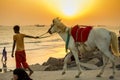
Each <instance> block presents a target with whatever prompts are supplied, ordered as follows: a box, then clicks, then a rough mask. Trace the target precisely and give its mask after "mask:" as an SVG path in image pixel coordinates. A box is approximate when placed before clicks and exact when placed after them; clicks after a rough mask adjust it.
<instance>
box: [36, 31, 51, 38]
mask: <svg viewBox="0 0 120 80" xmlns="http://www.w3.org/2000/svg"><path fill="white" fill-rule="evenodd" d="M47 33H48V32H45V33H43V34H41V35H40V36H38V37H39V39H41V38H46V37H50V36H44V35H46V34H47ZM43 36H44V37H43Z"/></svg>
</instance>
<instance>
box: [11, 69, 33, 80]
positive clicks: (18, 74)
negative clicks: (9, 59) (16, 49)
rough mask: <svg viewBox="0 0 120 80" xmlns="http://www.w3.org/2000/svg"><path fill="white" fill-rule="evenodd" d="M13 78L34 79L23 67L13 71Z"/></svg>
mask: <svg viewBox="0 0 120 80" xmlns="http://www.w3.org/2000/svg"><path fill="white" fill-rule="evenodd" d="M13 80H32V79H31V78H30V77H29V76H28V74H27V73H26V72H25V70H24V69H22V68H17V69H15V70H14V71H13Z"/></svg>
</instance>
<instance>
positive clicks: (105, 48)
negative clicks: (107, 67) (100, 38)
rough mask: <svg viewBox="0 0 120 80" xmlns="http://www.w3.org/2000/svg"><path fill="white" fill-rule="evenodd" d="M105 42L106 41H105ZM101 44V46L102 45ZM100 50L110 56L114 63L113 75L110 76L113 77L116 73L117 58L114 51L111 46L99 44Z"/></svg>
mask: <svg viewBox="0 0 120 80" xmlns="http://www.w3.org/2000/svg"><path fill="white" fill-rule="evenodd" d="M104 44H105V43H104ZM100 46H101V47H100ZM98 48H99V50H100V51H101V52H102V53H104V55H105V56H106V57H108V58H109V59H110V61H111V62H112V65H113V75H111V76H110V77H109V78H110V79H113V78H114V75H115V59H114V56H113V55H112V51H111V49H109V47H106V45H99V47H98Z"/></svg>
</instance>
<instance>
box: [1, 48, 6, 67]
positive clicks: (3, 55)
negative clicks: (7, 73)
mask: <svg viewBox="0 0 120 80" xmlns="http://www.w3.org/2000/svg"><path fill="white" fill-rule="evenodd" d="M1 61H2V63H3V65H4V67H6V62H7V51H6V47H4V48H3V51H2V58H1Z"/></svg>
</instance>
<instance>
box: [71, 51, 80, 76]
mask: <svg viewBox="0 0 120 80" xmlns="http://www.w3.org/2000/svg"><path fill="white" fill-rule="evenodd" d="M72 54H73V56H74V58H75V62H76V65H77V68H78V74H77V75H76V76H75V77H76V78H79V76H80V74H81V73H82V69H81V67H80V61H79V58H78V51H77V50H72Z"/></svg>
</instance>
